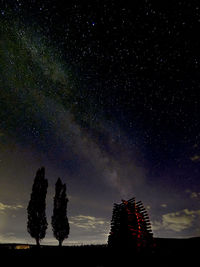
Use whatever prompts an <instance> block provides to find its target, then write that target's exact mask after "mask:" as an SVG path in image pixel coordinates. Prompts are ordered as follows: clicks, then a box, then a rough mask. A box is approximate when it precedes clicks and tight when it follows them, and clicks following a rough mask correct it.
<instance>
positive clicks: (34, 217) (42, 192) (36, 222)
mask: <svg viewBox="0 0 200 267" xmlns="http://www.w3.org/2000/svg"><path fill="white" fill-rule="evenodd" d="M47 187H48V181H47V179H45V168H44V167H42V168H41V169H38V171H37V173H36V176H35V179H34V183H33V187H32V193H31V198H30V201H29V204H28V207H27V212H28V223H27V230H28V232H29V234H30V235H31V237H33V238H35V240H36V244H37V246H38V247H39V246H40V240H41V239H43V238H44V237H45V234H46V229H47V226H48V223H47V219H46V213H45V209H46V194H47Z"/></svg>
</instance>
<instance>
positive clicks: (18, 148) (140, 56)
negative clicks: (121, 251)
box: [0, 0, 200, 245]
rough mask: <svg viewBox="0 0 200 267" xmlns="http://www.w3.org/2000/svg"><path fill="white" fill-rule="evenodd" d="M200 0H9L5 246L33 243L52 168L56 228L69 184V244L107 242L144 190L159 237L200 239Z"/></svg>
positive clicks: (1, 138)
mask: <svg viewBox="0 0 200 267" xmlns="http://www.w3.org/2000/svg"><path fill="white" fill-rule="evenodd" d="M199 32H200V3H199V1H162V3H155V2H154V1H150V0H146V1H139V0H138V1H132V3H131V4H130V3H128V2H126V1H121V0H120V1H114V0H110V1H105V0H102V1H100V0H93V1H84V2H83V1H75V0H74V1H55V0H45V1H39V0H38V1H37V0H26V1H25V0H13V1H4V0H1V1H0V242H23V243H24V242H26V243H31V242H34V240H33V239H31V238H30V236H29V234H28V233H27V231H26V222H27V213H26V208H27V205H28V201H29V199H30V193H31V188H32V183H33V179H34V177H35V174H36V171H37V169H38V168H40V167H41V166H45V169H46V178H47V179H48V181H49V187H48V193H47V218H48V223H49V226H48V231H47V234H46V238H45V239H44V240H43V241H42V244H57V241H56V240H55V239H54V238H53V234H52V230H51V216H52V210H53V196H54V190H55V183H56V180H57V178H58V177H61V179H62V180H63V182H65V183H66V184H67V194H68V198H69V204H68V218H69V222H70V235H69V238H68V239H67V240H66V241H65V242H64V244H66V245H67V244H97V243H105V242H107V235H108V233H109V229H110V220H111V216H112V207H113V203H114V202H116V203H119V202H120V201H121V199H122V198H123V199H129V198H132V197H136V200H141V201H142V202H143V203H144V206H145V207H146V209H147V210H148V213H149V217H150V219H151V222H152V228H153V233H154V236H156V237H179V238H186V237H193V236H199V235H200V179H199V177H200V121H199V114H200V97H199V96H200V93H199V90H200V75H199V74H200V40H199V38H198V36H199Z"/></svg>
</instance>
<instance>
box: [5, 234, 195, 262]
mask: <svg viewBox="0 0 200 267" xmlns="http://www.w3.org/2000/svg"><path fill="white" fill-rule="evenodd" d="M155 244H156V246H155V248H154V249H153V251H151V252H150V251H146V252H143V253H135V251H134V250H131V249H128V250H127V249H126V248H125V246H123V249H118V250H116V249H111V248H108V247H107V245H91V246H88V245H85V246H64V247H62V248H59V247H56V246H42V247H41V248H40V249H37V248H36V246H34V245H31V246H30V249H16V246H17V245H18V246H19V245H23V244H1V245H0V255H1V259H2V260H6V261H5V262H7V263H9V264H11V263H13V264H17V263H19V264H20V265H21V266H25V265H26V266H27V265H28V264H30V263H31V264H36V265H38V264H39V265H41V266H42V265H44V266H45V265H47V264H50V265H51V266H52V265H55V266H58V265H60V264H61V263H63V262H64V264H65V265H66V266H70V267H73V266H88V267H89V266H94V267H97V266H99V267H100V266H101V267H103V266H109V267H110V266H123V267H126V266H148V265H151V264H152V266H170V267H171V266H181V264H183V263H184V264H185V265H186V264H188V266H191V264H192V263H195V264H196V260H198V252H199V247H200V238H189V239H173V238H169V239H167V238H155ZM25 246H27V245H25ZM19 248H20V247H19ZM26 248H27V247H26Z"/></svg>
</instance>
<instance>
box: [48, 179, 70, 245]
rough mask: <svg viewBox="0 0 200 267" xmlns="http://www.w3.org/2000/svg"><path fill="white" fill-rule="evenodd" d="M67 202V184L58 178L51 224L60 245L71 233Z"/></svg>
mask: <svg viewBox="0 0 200 267" xmlns="http://www.w3.org/2000/svg"><path fill="white" fill-rule="evenodd" d="M67 203H68V198H67V196H66V185H65V184H63V183H62V181H61V179H60V178H58V180H57V182H56V185H55V197H54V209H53V216H52V221H51V224H52V229H53V234H54V237H55V238H56V239H57V240H58V242H59V246H60V247H61V246H62V242H63V241H64V239H65V238H67V237H68V235H69V222H68V218H67Z"/></svg>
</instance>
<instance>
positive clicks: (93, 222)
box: [69, 215, 109, 231]
mask: <svg viewBox="0 0 200 267" xmlns="http://www.w3.org/2000/svg"><path fill="white" fill-rule="evenodd" d="M69 223H70V224H72V225H74V226H76V227H78V228H82V229H85V230H89V231H91V230H98V231H99V230H101V229H107V228H108V225H109V222H108V221H106V220H105V219H103V218H98V217H94V216H85V215H77V216H72V217H71V218H70V221H69Z"/></svg>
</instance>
